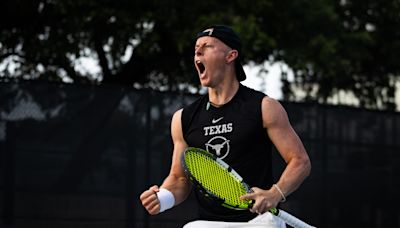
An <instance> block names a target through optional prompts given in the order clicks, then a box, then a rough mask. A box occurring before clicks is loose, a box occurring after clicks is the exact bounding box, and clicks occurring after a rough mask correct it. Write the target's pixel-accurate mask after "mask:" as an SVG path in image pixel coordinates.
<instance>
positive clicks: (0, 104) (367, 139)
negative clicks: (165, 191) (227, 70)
mask: <svg viewBox="0 0 400 228" xmlns="http://www.w3.org/2000/svg"><path fill="white" fill-rule="evenodd" d="M195 98H196V96H193V95H182V94H173V93H162V92H155V91H150V90H135V89H131V88H121V87H113V86H108V87H105V86H103V87H99V86H84V85H66V84H52V83H48V82H23V83H15V82H10V83H0V151H1V153H0V227H57V228H62V227H74V228H76V227H96V228H101V227H113V228H116V227H130V228H132V227H144V228H149V227H160V226H161V225H162V227H163V228H172V227H181V226H182V225H183V224H184V223H186V222H187V221H189V220H191V219H193V218H194V216H195V214H196V204H195V201H194V200H193V198H192V197H190V198H189V199H188V200H187V201H186V202H185V203H183V204H181V205H179V206H178V207H176V208H173V209H171V210H169V211H167V212H165V213H163V214H160V215H157V216H148V215H147V213H146V212H145V210H144V209H143V207H142V206H141V203H140V201H139V195H140V193H141V192H142V191H143V190H145V189H147V188H148V187H149V186H150V185H152V184H161V182H162V180H163V179H164V177H165V176H166V175H167V174H168V171H169V166H170V161H171V156H172V143H171V136H170V128H169V127H170V121H171V116H172V114H173V113H174V112H175V111H176V110H178V109H180V108H181V107H183V106H184V105H186V104H189V103H190V102H191V101H193V100H194V99H195ZM283 105H284V106H285V108H286V110H287V111H288V115H289V118H290V120H291V122H292V124H293V127H294V128H295V130H296V131H297V132H298V133H299V135H300V137H301V138H302V140H303V142H304V144H305V147H306V149H307V150H308V152H309V155H310V157H311V160H312V165H313V169H312V174H311V175H310V177H309V178H308V179H307V180H306V181H305V182H304V184H303V185H302V186H301V188H300V189H299V190H298V191H296V192H295V193H293V194H292V195H291V196H290V197H289V198H288V202H286V203H284V204H282V207H283V208H284V209H286V210H288V211H289V212H291V213H293V214H295V215H296V216H298V217H300V218H303V219H304V220H305V221H307V222H309V223H311V224H315V225H317V226H318V227H332V228H333V227H335V228H338V227H400V219H399V218H400V210H399V209H396V207H395V205H396V204H397V203H398V202H399V197H398V196H397V194H396V193H397V192H398V191H399V190H400V189H399V187H397V183H396V179H397V178H396V176H397V177H398V176H399V174H400V172H399V170H400V168H399V165H400V156H399V151H400V115H399V114H398V113H392V112H378V111H368V110H362V109H354V108H346V107H333V106H321V105H316V104H295V103H283ZM274 163H275V164H276V166H275V168H274V174H275V175H276V176H277V175H278V174H279V172H281V171H282V169H283V165H284V164H283V161H282V159H281V158H280V157H279V155H277V154H276V153H275V154H274Z"/></svg>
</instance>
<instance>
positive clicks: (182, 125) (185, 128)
mask: <svg viewBox="0 0 400 228" xmlns="http://www.w3.org/2000/svg"><path fill="white" fill-rule="evenodd" d="M241 46H242V45H241V40H240V38H239V37H238V36H237V34H236V33H235V32H234V31H233V30H232V29H231V28H230V27H227V26H224V25H213V26H210V27H208V28H207V29H205V30H204V31H202V32H200V33H199V34H198V35H197V39H196V44H195V50H194V65H195V68H196V69H197V71H198V75H199V79H200V83H201V85H202V86H204V87H207V88H208V94H206V95H204V96H202V97H200V98H199V99H197V100H196V101H194V102H193V103H192V104H190V105H188V106H187V107H184V108H183V109H180V110H178V111H177V112H176V113H175V114H174V115H173V117H172V123H171V135H172V140H173V145H174V150H173V156H172V164H171V170H170V173H169V175H168V176H167V177H166V179H165V180H164V182H163V183H162V185H161V186H160V187H158V186H157V185H154V186H152V187H150V188H149V189H148V190H146V191H144V192H143V193H142V194H141V196H140V199H141V202H142V204H143V206H144V207H145V208H146V210H147V211H148V212H149V213H150V214H152V215H155V214H158V213H161V212H163V211H165V210H168V209H170V208H172V207H173V206H175V205H178V204H180V203H181V202H183V201H184V200H185V199H186V198H187V197H188V195H189V193H190V192H191V185H190V182H189V180H187V179H186V176H185V173H184V170H183V168H182V165H181V156H182V153H183V151H184V150H185V148H187V147H188V146H191V147H198V148H202V149H205V150H207V151H208V152H211V153H213V154H216V155H217V156H218V157H220V158H221V159H222V160H224V161H225V162H226V163H227V164H229V165H231V166H232V167H233V168H234V169H235V170H236V171H237V172H238V173H239V174H240V175H241V176H242V177H243V179H244V180H245V181H246V182H247V183H248V184H249V185H250V186H256V187H253V188H252V190H253V193H249V194H246V195H244V196H242V199H248V200H254V202H255V203H254V206H253V207H252V209H251V210H232V209H228V208H225V207H223V206H220V205H218V204H217V203H216V202H212V201H210V200H207V199H206V198H205V197H204V196H203V195H202V194H201V193H199V192H196V191H195V195H196V199H197V202H198V204H199V211H198V219H197V220H195V221H192V222H189V223H188V224H186V225H185V226H184V227H185V228H198V227H213V228H224V227H246V228H250V227H286V225H285V224H284V223H283V221H281V220H280V219H279V218H278V217H276V216H274V215H272V214H271V213H269V212H268V210H269V209H270V208H274V207H277V205H278V204H279V203H282V202H284V201H285V200H286V198H287V197H288V196H289V195H290V194H291V193H292V192H294V191H295V190H296V189H298V188H299V186H300V185H301V184H302V182H303V181H304V180H305V178H306V177H307V176H308V175H309V173H310V170H311V163H310V159H309V156H308V154H307V152H306V150H305V148H304V146H303V143H302V142H301V140H300V138H299V137H298V135H297V134H296V132H295V131H294V130H293V128H292V126H291V124H290V122H289V120H288V116H287V113H286V111H285V110H284V108H283V107H282V105H281V104H280V103H279V102H278V101H276V100H274V99H272V98H270V97H268V96H266V95H265V94H263V93H261V92H258V91H255V90H253V89H250V88H248V87H246V86H244V85H242V84H241V83H240V82H241V81H243V80H245V79H246V74H245V72H244V70H243V67H242V65H241V63H240V61H241V57H242V52H241ZM273 146H275V147H276V149H277V151H279V153H280V155H281V156H282V158H283V159H284V160H285V162H286V167H285V169H284V171H283V172H282V173H281V175H280V177H279V178H278V179H277V181H276V182H274V179H273V176H272V157H271V156H272V155H271V154H272V147H273ZM210 175H212V174H211V173H210Z"/></svg>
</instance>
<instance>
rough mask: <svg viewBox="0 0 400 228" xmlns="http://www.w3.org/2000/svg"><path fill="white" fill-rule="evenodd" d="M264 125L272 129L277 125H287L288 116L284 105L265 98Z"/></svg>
mask: <svg viewBox="0 0 400 228" xmlns="http://www.w3.org/2000/svg"><path fill="white" fill-rule="evenodd" d="M261 105H262V106H261V110H262V118H263V125H264V127H265V128H268V127H272V126H274V125H276V124H287V123H288V116H287V113H286V110H285V109H284V107H283V106H282V104H281V103H280V102H279V101H277V100H275V99H273V98H271V97H267V96H265V97H264V98H263V100H262V104H261Z"/></svg>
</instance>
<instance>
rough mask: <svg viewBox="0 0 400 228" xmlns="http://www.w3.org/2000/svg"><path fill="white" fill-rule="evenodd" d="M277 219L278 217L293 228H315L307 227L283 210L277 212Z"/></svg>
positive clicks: (312, 227) (313, 227)
mask: <svg viewBox="0 0 400 228" xmlns="http://www.w3.org/2000/svg"><path fill="white" fill-rule="evenodd" d="M277 216H278V217H280V218H281V219H282V220H283V221H284V222H285V223H287V224H289V225H291V226H293V227H294V228H315V226H311V225H308V224H307V223H305V222H303V221H301V220H300V219H298V218H296V217H294V216H293V215H291V214H289V213H287V212H286V211H284V210H279V212H278V215H277Z"/></svg>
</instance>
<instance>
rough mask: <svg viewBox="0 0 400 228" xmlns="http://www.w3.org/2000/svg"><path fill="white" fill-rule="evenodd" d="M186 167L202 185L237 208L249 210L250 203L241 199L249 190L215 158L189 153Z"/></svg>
mask: <svg viewBox="0 0 400 228" xmlns="http://www.w3.org/2000/svg"><path fill="white" fill-rule="evenodd" d="M185 160H186V165H187V167H188V169H189V170H190V172H191V173H192V175H193V176H194V177H195V178H196V180H197V181H198V182H200V184H201V185H202V186H203V187H204V188H205V189H207V190H208V191H210V192H211V193H212V194H214V195H216V196H218V197H219V198H221V199H223V200H224V201H225V204H228V205H230V206H232V207H235V208H247V206H248V202H245V201H242V200H240V199H239V197H240V196H242V195H244V194H246V193H247V189H246V188H245V187H244V186H243V184H242V183H241V182H240V181H238V180H237V178H235V177H234V176H233V175H232V174H231V173H230V172H229V171H228V170H227V169H226V168H225V167H223V166H222V165H220V164H218V163H217V162H216V161H215V160H214V159H213V158H211V157H209V156H207V155H204V154H201V153H197V152H190V151H187V154H186V158H185Z"/></svg>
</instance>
